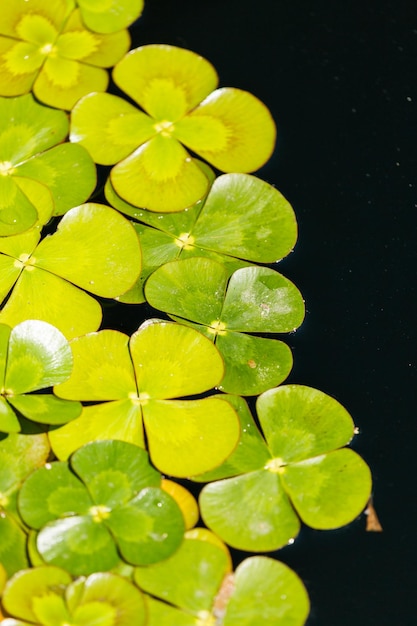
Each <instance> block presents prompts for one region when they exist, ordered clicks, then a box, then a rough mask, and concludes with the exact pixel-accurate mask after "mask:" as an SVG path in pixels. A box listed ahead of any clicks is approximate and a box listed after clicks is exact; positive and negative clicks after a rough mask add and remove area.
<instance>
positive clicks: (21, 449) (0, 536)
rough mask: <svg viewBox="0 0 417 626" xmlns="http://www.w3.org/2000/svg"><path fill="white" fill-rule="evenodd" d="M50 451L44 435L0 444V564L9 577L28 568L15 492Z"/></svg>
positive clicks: (12, 436) (11, 438) (8, 439)
mask: <svg viewBox="0 0 417 626" xmlns="http://www.w3.org/2000/svg"><path fill="white" fill-rule="evenodd" d="M49 450H50V448H49V443H48V439H47V436H46V435H45V434H43V433H39V434H28V433H27V434H25V435H18V434H15V433H13V434H10V435H9V436H8V437H6V438H5V439H2V440H1V441H0V562H1V563H2V565H3V566H4V568H5V570H6V572H7V574H8V575H9V576H11V575H12V574H14V573H15V572H17V571H19V570H20V569H23V568H25V567H28V559H27V554H26V540H27V535H26V532H25V530H24V528H22V523H21V521H20V518H19V515H18V513H17V504H16V499H17V492H18V490H19V488H20V485H21V484H22V482H23V480H24V479H25V478H26V477H27V476H28V475H29V474H30V473H31V472H32V471H33V470H34V469H36V468H37V467H40V466H41V465H43V464H44V463H45V461H46V459H47V457H48V454H49Z"/></svg>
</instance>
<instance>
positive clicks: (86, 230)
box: [0, 203, 141, 338]
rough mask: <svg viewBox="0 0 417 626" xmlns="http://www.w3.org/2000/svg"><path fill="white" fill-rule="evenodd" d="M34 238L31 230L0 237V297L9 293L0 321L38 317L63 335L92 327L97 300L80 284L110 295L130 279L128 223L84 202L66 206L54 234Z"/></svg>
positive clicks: (132, 255) (133, 267) (132, 259)
mask: <svg viewBox="0 0 417 626" xmlns="http://www.w3.org/2000/svg"><path fill="white" fill-rule="evenodd" d="M39 238H40V235H39V232H38V231H37V230H31V231H28V232H27V233H23V234H21V235H16V236H14V237H6V238H3V239H0V299H1V300H4V299H5V298H6V297H7V296H9V297H8V300H7V302H6V303H5V304H4V306H3V308H2V310H1V312H0V322H2V323H6V324H10V325H15V324H17V323H18V322H20V321H22V320H24V319H27V318H32V319H42V320H45V321H47V322H49V323H51V324H53V325H54V326H56V327H57V328H59V329H60V330H61V331H62V332H63V334H64V335H65V336H66V337H68V338H72V337H75V336H77V335H81V334H84V333H87V332H90V331H93V330H96V329H97V328H98V327H99V325H100V323H101V318H102V313H101V308H100V305H99V303H98V302H97V301H96V300H95V299H94V298H92V297H91V296H89V295H88V294H87V293H85V292H84V291H82V289H85V290H87V291H89V292H91V293H93V294H95V295H99V296H102V297H105V298H115V297H116V296H118V295H120V294H122V293H124V292H125V291H127V290H128V289H129V288H130V287H131V286H132V285H133V284H134V282H135V281H136V279H137V277H138V275H139V273H140V266H141V254H140V245H139V240H138V237H137V235H136V232H135V230H134V229H133V227H132V225H131V224H130V223H129V221H128V220H126V219H125V218H124V217H122V216H121V215H120V214H119V213H118V212H117V211H114V210H113V209H110V208H109V207H106V206H104V205H100V204H94V203H89V204H84V205H81V206H79V207H75V208H73V209H71V210H70V211H68V212H67V213H66V214H65V215H64V217H63V218H62V219H61V221H60V222H59V225H58V229H57V231H56V232H55V233H54V234H52V235H50V236H48V237H45V238H44V239H43V240H42V241H41V242H40V243H38V242H39ZM121 251H123V252H121ZM80 288H81V289H80Z"/></svg>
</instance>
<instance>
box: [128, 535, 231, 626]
mask: <svg viewBox="0 0 417 626" xmlns="http://www.w3.org/2000/svg"><path fill="white" fill-rule="evenodd" d="M172 572H176V575H175V576H173V575H172ZM227 572H228V559H227V554H226V553H225V552H224V551H223V550H222V549H220V548H219V547H218V546H216V545H213V544H212V543H208V542H204V541H198V540H195V539H185V540H184V541H183V543H182V545H181V546H180V547H179V548H178V550H177V551H176V552H175V554H173V555H172V556H171V557H170V558H169V559H166V560H165V561H162V562H160V563H156V564H154V565H150V566H147V567H136V568H135V572H134V580H135V582H136V584H137V585H138V586H139V587H140V588H141V589H143V591H146V592H147V593H149V594H151V595H152V596H156V597H157V598H161V599H163V600H165V601H166V602H169V603H170V604H172V605H174V606H176V607H179V608H181V609H184V610H185V611H187V612H191V613H192V614H194V615H196V614H198V613H199V612H200V611H210V610H211V607H212V604H213V601H214V597H215V595H216V593H217V591H218V590H219V588H220V585H221V583H222V580H223V578H224V576H225V575H226V574H227ZM180 623H181V622H180ZM192 623H193V624H195V622H192Z"/></svg>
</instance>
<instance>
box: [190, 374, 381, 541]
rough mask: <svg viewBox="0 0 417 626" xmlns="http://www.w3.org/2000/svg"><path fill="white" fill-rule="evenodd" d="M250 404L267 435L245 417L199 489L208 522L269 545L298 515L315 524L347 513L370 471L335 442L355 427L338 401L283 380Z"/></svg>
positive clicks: (224, 533) (335, 523) (336, 521)
mask: <svg viewBox="0 0 417 626" xmlns="http://www.w3.org/2000/svg"><path fill="white" fill-rule="evenodd" d="M256 406H257V413H258V418H259V422H260V424H261V427H262V430H263V433H264V436H265V440H266V441H265V440H264V439H263V438H262V436H261V434H260V433H259V432H257V429H256V427H255V425H254V424H253V421H252V425H251V428H250V431H251V432H250V435H248V433H244V434H245V437H243V435H242V440H241V445H240V446H238V448H237V451H236V453H235V454H234V455H232V456H231V458H230V459H228V462H227V465H225V466H224V467H220V468H218V469H217V470H216V477H217V478H220V480H217V481H215V482H212V483H210V484H208V485H206V486H205V487H204V488H203V490H202V492H201V494H200V509H201V514H202V517H203V519H204V521H205V523H206V524H207V526H208V527H209V528H211V529H212V530H213V531H214V532H216V533H217V534H218V535H219V536H220V537H221V538H222V539H223V540H224V541H226V543H228V544H229V545H231V546H233V547H236V548H239V549H242V550H256V551H269V550H276V549H278V548H280V547H282V546H283V545H285V544H286V543H288V542H289V541H291V540H292V539H293V538H294V537H295V536H296V535H297V534H298V532H299V529H300V519H299V518H301V520H302V521H303V522H304V523H305V524H307V525H308V526H311V527H312V528H316V529H321V530H326V529H332V528H338V527H340V526H343V525H345V524H348V523H349V522H351V521H352V520H354V519H355V517H356V516H357V515H359V514H360V513H361V511H362V510H363V509H364V507H365V505H366V503H367V501H368V499H369V495H370V491H371V476H370V471H369V468H368V466H367V465H366V463H365V462H364V461H363V460H362V459H361V457H359V456H358V455H357V454H356V453H355V452H354V451H353V450H350V449H348V448H344V447H342V446H345V445H346V444H347V443H349V441H350V440H351V438H352V437H353V434H354V425H353V422H352V418H351V417H350V415H349V414H348V413H347V411H346V410H345V409H344V408H343V407H342V405H341V404H339V403H338V402H337V401H336V400H335V399H334V398H331V397H330V396H328V395H326V394H325V393H323V392H321V391H318V390H316V389H312V388H310V387H305V386H303V385H283V386H281V387H278V388H276V389H270V390H268V391H266V392H265V393H263V394H261V395H260V396H259V398H258V400H257V403H256ZM243 419H244V420H245V421H246V420H247V419H248V415H247V414H246V415H245V416H244V417H243ZM249 423H250V422H249ZM256 440H257V441H256ZM255 442H256V443H255ZM245 452H247V454H245ZM268 457H269V458H268ZM213 477H214V476H213V474H212V473H211V474H208V475H206V476H200V477H198V480H212V479H213Z"/></svg>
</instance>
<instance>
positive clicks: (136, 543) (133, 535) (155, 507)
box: [107, 487, 184, 565]
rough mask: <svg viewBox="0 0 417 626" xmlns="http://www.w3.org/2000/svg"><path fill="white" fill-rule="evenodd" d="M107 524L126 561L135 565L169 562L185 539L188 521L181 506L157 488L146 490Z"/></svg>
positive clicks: (116, 510)
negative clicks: (185, 521)
mask: <svg viewBox="0 0 417 626" xmlns="http://www.w3.org/2000/svg"><path fill="white" fill-rule="evenodd" d="M107 525H108V527H109V528H110V530H111V532H112V534H113V535H114V537H115V538H116V541H117V545H118V547H119V550H120V553H121V554H122V556H123V558H124V559H125V560H126V561H128V562H129V563H132V564H134V565H148V564H149V563H155V562H157V561H161V560H163V559H166V558H167V557H169V556H170V555H171V554H172V553H173V552H175V551H176V550H177V548H178V546H179V545H180V544H181V542H182V540H183V536H184V519H183V516H182V513H181V510H180V509H179V507H178V505H177V503H176V502H175V500H174V499H173V498H172V497H171V496H170V495H168V494H167V493H165V492H164V491H162V489H159V488H155V487H147V488H146V489H142V491H140V493H138V495H137V496H136V497H135V498H134V499H133V500H131V501H130V502H129V503H128V504H126V505H124V506H122V507H118V508H117V509H115V510H114V511H112V513H111V515H110V517H109V519H108V520H107Z"/></svg>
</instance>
